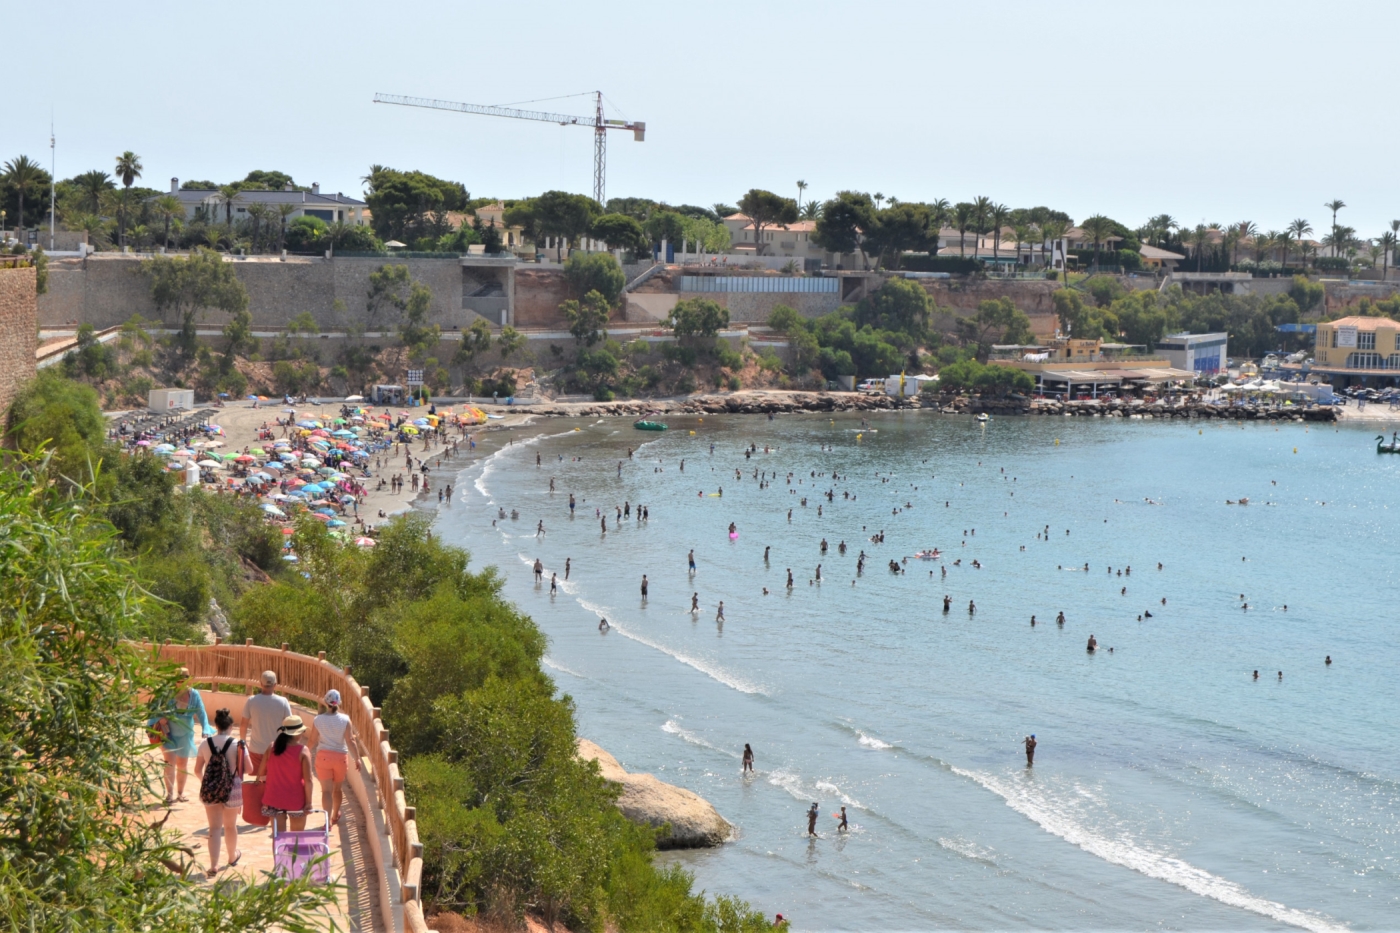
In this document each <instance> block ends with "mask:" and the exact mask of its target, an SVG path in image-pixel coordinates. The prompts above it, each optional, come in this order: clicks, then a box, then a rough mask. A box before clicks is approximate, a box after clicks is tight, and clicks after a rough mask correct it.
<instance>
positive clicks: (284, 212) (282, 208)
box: [277, 204, 297, 253]
mask: <svg viewBox="0 0 1400 933" xmlns="http://www.w3.org/2000/svg"><path fill="white" fill-rule="evenodd" d="M296 212H297V206H296V205H295V204H279V205H277V219H278V220H279V221H280V222H281V227H280V228H279V229H278V231H277V251H278V252H279V253H280V252H281V251H282V250H283V249H285V248H286V246H287V218H288V217H290V216H292V215H293V214H295V213H296Z"/></svg>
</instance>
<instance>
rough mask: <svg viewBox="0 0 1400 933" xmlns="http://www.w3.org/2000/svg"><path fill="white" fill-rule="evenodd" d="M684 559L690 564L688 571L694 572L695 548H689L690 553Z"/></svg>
mask: <svg viewBox="0 0 1400 933" xmlns="http://www.w3.org/2000/svg"><path fill="white" fill-rule="evenodd" d="M686 561H687V562H688V563H689V564H690V572H691V573H695V548H691V549H690V554H689V556H687V557H686Z"/></svg>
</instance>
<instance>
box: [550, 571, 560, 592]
mask: <svg viewBox="0 0 1400 933" xmlns="http://www.w3.org/2000/svg"><path fill="white" fill-rule="evenodd" d="M558 592H559V574H557V573H551V574H550V575H549V595H550V596H555V595H557V594H558Z"/></svg>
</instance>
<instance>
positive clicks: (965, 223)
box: [953, 201, 976, 256]
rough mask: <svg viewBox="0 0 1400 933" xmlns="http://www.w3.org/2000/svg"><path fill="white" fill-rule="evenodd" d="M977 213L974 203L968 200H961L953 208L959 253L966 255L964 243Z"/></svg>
mask: <svg viewBox="0 0 1400 933" xmlns="http://www.w3.org/2000/svg"><path fill="white" fill-rule="evenodd" d="M975 219H976V215H975V213H974V212H973V208H972V205H971V204H969V203H968V202H966V201H959V202H958V203H957V205H956V206H954V208H953V226H954V227H957V228H958V255H959V256H966V255H967V254H966V252H964V250H963V244H964V243H965V242H966V241H967V229H968V228H969V227H971V226H972V224H973V222H974V220H975Z"/></svg>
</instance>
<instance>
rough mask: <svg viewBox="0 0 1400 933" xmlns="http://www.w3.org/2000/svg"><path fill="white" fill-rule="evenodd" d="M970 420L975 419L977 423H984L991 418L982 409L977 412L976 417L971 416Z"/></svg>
mask: <svg viewBox="0 0 1400 933" xmlns="http://www.w3.org/2000/svg"><path fill="white" fill-rule="evenodd" d="M972 420H973V421H976V422H977V423H978V424H986V423H987V422H988V421H991V420H992V416H991V415H989V414H987V413H986V412H985V411H983V412H978V413H977V417H975V418H973V419H972Z"/></svg>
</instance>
